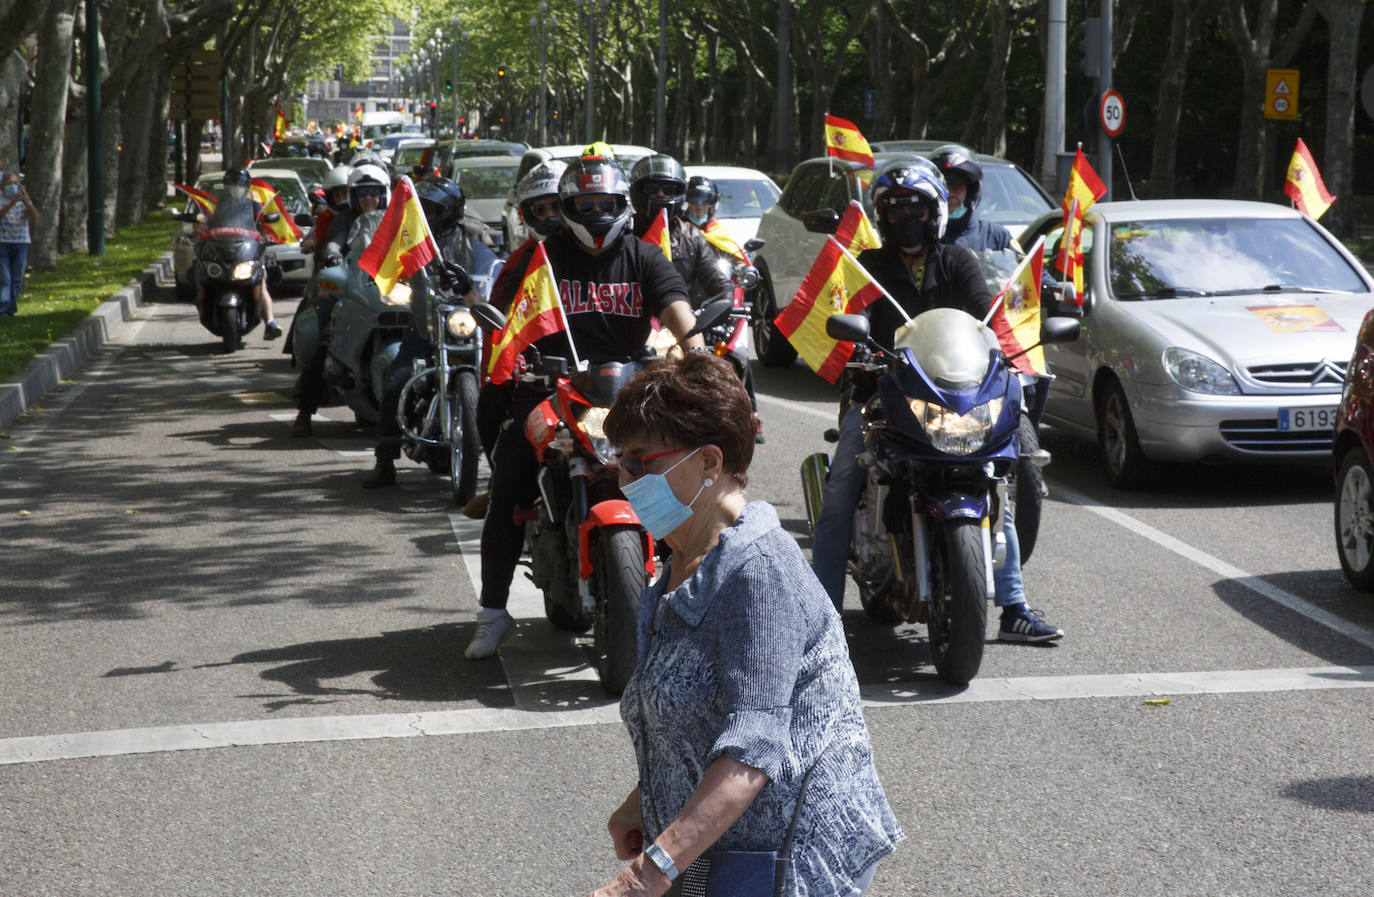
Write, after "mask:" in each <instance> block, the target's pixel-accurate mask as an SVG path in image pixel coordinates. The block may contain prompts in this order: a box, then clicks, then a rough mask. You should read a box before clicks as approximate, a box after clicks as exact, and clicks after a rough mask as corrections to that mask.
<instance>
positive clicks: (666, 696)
mask: <svg viewBox="0 0 1374 897" xmlns="http://www.w3.org/2000/svg"><path fill="white" fill-rule="evenodd" d="M605 427H606V435H607V436H608V437H609V438H610V440H611V442H612V443H613V444H614V445H616V446H618V447H619V449H620V455H619V468H620V488H621V491H622V492H624V493H625V497H626V498H627V499H628V500H629V502H630V504H631V505H632V506H633V507H634V509H635V513H636V514H637V515H638V516H639V518H640V520H641V521H642V522H643V523H644V525H645V527H646V528H647V529H648V530H649V532H650V533H651V534H652V535H653V536H654V537H656V538H659V539H663V540H665V541H666V542H667V543H668V544H669V545H670V546H671V547H672V549H673V552H672V556H671V558H669V560H668V561H667V563H666V565H665V570H664V572H663V575H662V576H661V578H660V579H659V580H658V581H657V582H655V583H654V584H653V585H652V586H650V587H649V588H647V589H645V591H644V593H643V596H642V597H641V599H640V605H639V623H638V630H639V633H640V640H639V646H638V661H637V663H636V666H635V672H634V676H633V677H632V678H631V679H630V682H629V684H628V685H627V686H626V688H625V691H624V693H623V695H622V696H621V701H620V715H621V718H622V719H623V720H624V722H625V726H626V728H627V729H628V730H629V733H630V737H631V741H632V742H633V745H634V750H635V758H636V760H637V766H638V776H637V782H636V783H635V787H634V788H632V789H631V790H630V792H629V795H628V796H627V797H626V798H625V800H624V802H622V803H621V804H620V806H619V807H617V808H616V809H615V810H614V811H613V812H612V813H611V816H610V819H609V821H608V823H607V826H606V828H607V831H608V833H609V835H610V837H611V841H612V844H613V846H614V848H615V853H616V857H617V858H619V859H621V860H628V861H629V865H627V866H626V867H625V868H624V869H622V870H621V871H620V873H619V874H618V875H616V877H615V878H614V879H613V880H612V881H611V882H609V883H608V884H607V885H605V886H604V887H602V888H599V889H597V890H595V891H593V892H592V897H622V895H628V894H635V895H660V894H664V893H665V892H667V891H668V890H669V888H670V887H671V886H673V882H674V880H675V879H679V878H680V879H681V880H680V881H678V887H681V888H682V892H683V893H701V892H702V891H699V890H696V886H697V885H700V884H701V882H700V878H701V877H703V876H704V877H705V878H707V881H708V883H707V888H708V889H711V888H714V887H715V886H716V883H715V878H716V877H720V874H721V873H722V872H724V870H725V864H726V863H727V862H729V861H730V859H731V858H730V857H727V856H726V854H727V852H730V851H780V850H782V849H784V848H785V847H786V848H790V855H791V856H792V857H793V864H792V867H791V868H790V869H788V870H787V871H785V872H784V880H783V881H782V882H779V883H778V884H779V885H780V886H781V887H780V888H779V889H778V890H777V891H776V893H780V894H789V895H795V894H848V895H855V894H863V893H864V891H865V889H866V888H867V887H868V885H869V882H870V881H871V880H872V877H873V872H874V869H875V867H876V865H877V863H878V861H879V860H880V859H881V858H882V857H884V856H887V855H888V854H889V853H891V852H892V851H893V849H894V847H895V845H896V843H897V842H898V841H900V840H901V839H902V838H903V837H904V835H903V832H902V829H901V826H900V825H899V824H898V822H897V819H896V817H895V815H894V814H893V812H892V809H891V807H890V806H889V805H888V802H887V798H886V795H885V794H884V792H883V788H882V784H881V783H880V782H879V781H878V774H877V770H876V768H875V766H874V761H873V748H872V744H871V742H870V740H869V736H868V730H867V728H866V726H865V724H864V720H863V713H862V710H861V707H860V699H859V685H858V680H857V678H856V676H855V674H854V667H853V664H852V663H851V662H850V659H849V650H848V647H847V645H846V642H845V635H844V627H843V625H842V624H841V622H840V617H839V615H838V614H836V613H835V612H834V610H833V609H832V607H831V605H830V602H829V600H828V599H827V597H826V594H825V591H824V589H822V588H821V585H820V583H819V582H817V581H816V577H815V576H814V575H813V574H812V572H811V570H810V568H809V567H808V566H807V564H806V558H805V557H804V556H803V555H802V553H801V550H800V549H799V548H798V547H797V543H796V540H794V539H793V538H792V536H791V535H790V534H789V533H788V532H787V531H786V530H784V529H783V528H782V525H781V523H780V522H779V520H778V515H777V512H776V511H775V510H774V509H773V507H772V505H770V504H768V503H767V502H762V501H749V500H748V499H747V498H746V497H745V494H744V488H745V485H746V484H747V482H748V475H749V464H750V462H751V461H752V459H753V454H754V432H753V428H752V426H751V423H750V409H749V398H748V396H747V395H746V394H745V392H744V389H743V387H742V386H741V384H740V381H739V377H738V376H737V375H736V374H735V371H734V369H733V368H732V367H731V366H730V365H729V363H728V362H726V361H725V360H723V359H720V358H716V357H714V356H711V355H705V354H689V355H687V356H686V357H684V358H683V359H681V360H679V361H665V362H662V363H660V364H658V365H655V366H654V367H651V368H649V369H648V370H646V371H645V372H644V373H642V374H640V375H639V376H638V377H636V378H635V379H634V380H633V381H631V382H630V384H629V385H628V386H626V387H625V389H623V390H622V391H621V393H620V395H619V396H618V397H617V398H616V401H615V404H614V405H613V406H612V407H611V410H610V413H609V414H608V415H607V417H606V423H605ZM794 820H795V822H794ZM789 825H792V826H794V832H795V834H793V835H789V833H788V828H789ZM765 862H766V866H765V868H766V871H765V873H764V874H765V876H767V875H771V874H772V872H773V871H774V868H773V861H772V860H771V858H770V859H767V860H766V861H765ZM708 864H709V865H710V866H711V868H710V869H708V868H707V866H708ZM717 864H719V865H717ZM713 871H714V872H715V873H716V875H715V876H713V874H712V873H713ZM765 880H766V878H765ZM731 882H732V883H737V880H736V879H734V878H732V879H731ZM708 892H709V890H708ZM768 893H774V891H773V889H771V888H770V889H768Z"/></svg>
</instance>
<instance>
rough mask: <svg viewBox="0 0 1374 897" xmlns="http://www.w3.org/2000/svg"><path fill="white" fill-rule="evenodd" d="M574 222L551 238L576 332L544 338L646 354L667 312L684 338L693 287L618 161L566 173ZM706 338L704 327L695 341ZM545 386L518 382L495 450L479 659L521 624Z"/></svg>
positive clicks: (564, 347)
mask: <svg viewBox="0 0 1374 897" xmlns="http://www.w3.org/2000/svg"><path fill="white" fill-rule="evenodd" d="M558 193H559V199H560V204H561V206H562V212H563V221H564V223H565V229H564V230H561V231H559V232H557V233H555V234H554V235H553V236H551V237H549V238H548V239H546V240H545V241H544V248H545V250H546V251H547V252H548V256H549V261H550V263H551V265H552V267H553V271H554V276H555V277H556V278H557V279H558V287H559V295H560V296H561V298H562V304H563V310H564V313H565V314H566V316H567V321H568V326H569V328H570V331H571V332H568V333H564V332H559V333H554V334H552V335H550V336H547V337H544V338H543V339H541V340H539V341H538V342H536V343H535V348H537V349H538V350H539V351H540V352H541V353H543V354H545V355H557V356H566V355H567V354H568V341H569V340H570V339H571V340H572V342H573V343H575V344H576V346H577V350H578V352H579V354H580V355H581V357H582V358H583V359H585V360H587V361H588V362H590V363H592V364H597V363H603V362H608V361H623V360H625V359H628V358H631V357H633V356H634V355H636V354H637V353H639V352H640V351H641V349H642V347H643V346H644V345H645V343H646V341H647V340H648V337H649V329H650V318H652V317H655V316H656V317H658V319H659V320H660V321H662V322H663V324H664V325H665V326H667V328H668V329H669V331H671V332H672V333H673V335H674V336H677V337H678V338H679V339H681V338H682V337H683V336H684V335H685V334H686V333H687V332H688V331H689V330H691V329H692V327H693V325H694V324H695V323H696V322H695V318H694V316H693V315H692V310H691V306H690V305H689V304H688V300H687V286H686V284H684V283H683V282H682V277H681V275H679V274H678V273H677V270H676V269H675V268H674V267H673V266H672V264H671V263H670V262H669V261H668V260H667V259H666V258H664V257H663V253H661V252H659V251H658V249H656V248H655V247H652V246H649V245H647V244H645V243H644V242H642V241H640V240H637V239H635V238H634V236H633V235H632V234H631V233H630V232H629V231H630V228H629V224H630V188H629V184H628V183H627V182H626V180H625V174H624V172H623V171H621V169H620V166H618V165H617V164H616V163H615V162H613V161H610V160H608V159H604V158H602V157H599V156H593V157H583V158H580V159H577V160H575V161H574V162H572V163H571V164H569V165H568V168H567V171H565V172H564V173H563V177H562V178H561V179H560V181H559V189H558ZM685 342H686V344H687V346H688V347H699V346H701V345H702V340H701V337H700V335H696V336H693V337H691V338H690V339H688V340H686V341H685ZM544 398H545V394H544V393H543V392H542V391H540V390H532V389H524V388H517V389H516V392H515V396H514V398H513V399H512V401H511V405H510V409H509V411H508V413H507V415H506V420H505V422H504V423H503V425H502V428H501V433H500V436H499V437H498V438H497V440H496V445H495V448H494V450H493V451H492V474H491V487H490V488H491V504H490V508H489V510H488V513H487V516H486V523H485V525H484V526H483V528H482V590H481V591H482V594H481V605H482V609H481V611H480V612H479V613H478V617H477V631H476V634H475V635H474V636H473V639H472V641H471V643H470V644H469V645H468V646H467V650H466V651H465V652H464V656H466V657H467V658H468V659H469V660H476V659H480V658H485V657H492V656H493V655H495V654H496V651H497V648H498V647H499V646H500V644H501V642H502V641H504V640H505V639H506V638H508V637H509V636H510V634H511V633H512V632H513V631H514V629H515V621H514V620H512V619H511V617H510V615H509V614H508V613H506V599H507V597H508V596H509V592H510V583H511V578H512V577H513V576H514V574H515V566H516V563H517V562H518V561H519V559H520V552H521V549H522V539H521V524H517V523H516V522H515V520H514V514H515V510H516V508H518V507H523V506H528V505H529V504H530V503H531V502H532V501H533V500H534V498H535V496H536V495H537V494H538V485H537V479H538V471H539V462H538V461H537V460H536V459H535V456H534V451H533V449H532V448H531V447H530V445H529V442H528V441H527V440H526V439H525V434H524V427H523V422H524V420H525V418H526V417H527V416H528V414H529V412H530V411H531V410H532V409H533V408H534V407H535V406H536V405H537V404H538V403H539V402H540V401H542V400H543V399H544Z"/></svg>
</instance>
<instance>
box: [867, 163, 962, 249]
mask: <svg viewBox="0 0 1374 897" xmlns="http://www.w3.org/2000/svg"><path fill="white" fill-rule="evenodd" d="M868 195H869V198H870V199H871V200H872V203H873V216H874V217H875V218H876V219H877V222H878V236H880V237H882V239H883V245H884V246H901V245H903V244H904V243H905V242H906V241H904V240H901V239H900V238H899V235H898V234H897V233H896V232H895V231H893V229H892V225H891V224H890V223H889V222H888V220H887V215H886V214H885V212H886V210H887V209H888V208H890V207H892V206H901V205H909V204H920V205H924V206H925V207H926V208H927V209H929V210H930V216H929V218H927V220H926V222H925V225H926V226H925V246H926V248H927V249H929V248H930V247H931V246H934V245H935V244H936V243H938V242H939V241H940V238H941V237H943V236H944V235H945V225H946V224H947V223H948V222H949V190H948V189H946V187H945V178H944V175H942V174H940V169H938V168H936V167H935V165H934V163H932V162H931V161H930V160H929V159H926V158H923V157H920V156H911V157H910V158H907V159H899V160H897V161H895V162H892V163H889V164H888V165H886V166H884V167H883V169H882V170H881V171H879V172H878V173H877V174H876V175H874V176H873V184H872V185H871V186H870V187H869V190H868ZM906 245H908V246H909V245H910V244H906Z"/></svg>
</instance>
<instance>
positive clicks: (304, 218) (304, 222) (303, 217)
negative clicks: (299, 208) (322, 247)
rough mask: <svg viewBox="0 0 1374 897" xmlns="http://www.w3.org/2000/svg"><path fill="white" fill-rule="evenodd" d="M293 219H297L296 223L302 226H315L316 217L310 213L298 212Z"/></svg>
mask: <svg viewBox="0 0 1374 897" xmlns="http://www.w3.org/2000/svg"><path fill="white" fill-rule="evenodd" d="M292 220H293V221H295V222H296V224H298V225H300V226H301V227H314V226H315V219H314V218H311V217H310V216H309V215H307V214H305V213H304V212H297V213H296V217H295V218H293V219H292Z"/></svg>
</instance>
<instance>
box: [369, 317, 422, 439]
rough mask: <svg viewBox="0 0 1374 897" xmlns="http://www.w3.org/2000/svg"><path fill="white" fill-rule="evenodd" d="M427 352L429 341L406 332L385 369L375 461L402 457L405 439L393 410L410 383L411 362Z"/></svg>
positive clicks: (410, 331)
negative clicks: (403, 390) (394, 355)
mask: <svg viewBox="0 0 1374 897" xmlns="http://www.w3.org/2000/svg"><path fill="white" fill-rule="evenodd" d="M429 351H430V345H429V340H427V339H425V338H424V337H422V336H420V334H418V333H416V332H415V331H414V330H407V331H406V335H405V338H404V339H402V340H401V347H400V349H398V350H397V352H396V357H395V358H394V359H392V361H391V363H390V364H389V365H387V366H386V379H385V381H384V382H383V385H382V407H381V411H380V412H379V414H380V416H379V417H378V418H377V436H378V439H377V448H376V450H375V452H374V454H375V455H376V456H377V460H378V461H381V460H390V461H395V460H396V459H397V458H399V457H401V444H402V443H403V442H404V441H405V437H403V436H402V435H401V424H400V423H399V422H398V421H397V420H396V410H397V409H398V408H399V407H400V404H401V390H402V389H404V388H405V385H406V382H407V381H409V380H410V374H411V371H412V370H413V367H414V366H413V364H412V362H414V361H415V359H416V358H419V357H421V356H424V355H428V354H429Z"/></svg>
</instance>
